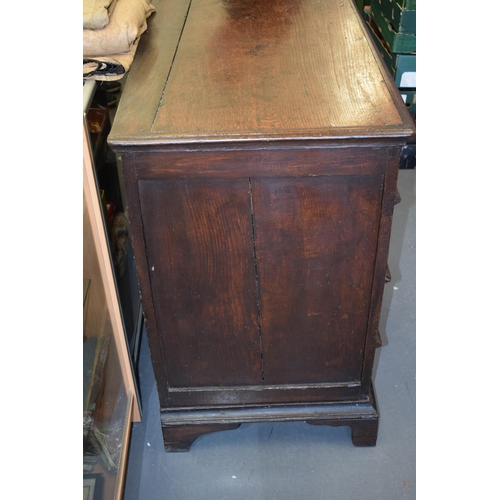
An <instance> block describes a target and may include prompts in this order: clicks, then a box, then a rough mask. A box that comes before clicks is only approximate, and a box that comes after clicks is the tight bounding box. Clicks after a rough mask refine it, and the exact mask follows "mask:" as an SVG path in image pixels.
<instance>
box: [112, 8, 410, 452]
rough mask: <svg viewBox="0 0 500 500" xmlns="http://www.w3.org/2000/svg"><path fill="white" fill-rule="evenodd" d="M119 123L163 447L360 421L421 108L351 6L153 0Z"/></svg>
mask: <svg viewBox="0 0 500 500" xmlns="http://www.w3.org/2000/svg"><path fill="white" fill-rule="evenodd" d="M155 6H156V8H157V12H156V14H155V15H154V16H152V17H151V18H150V20H149V21H148V25H149V29H148V32H147V33H145V34H144V35H143V38H142V39H141V43H140V47H139V49H138V53H137V54H136V60H135V61H134V65H133V67H132V70H131V72H130V75H129V77H128V81H127V83H126V86H125V90H124V94H123V96H122V99H121V102H120V106H119V109H118V112H117V116H116V118H115V121H114V124H113V128H112V131H111V134H110V136H109V138H108V140H109V142H110V144H111V146H112V147H113V149H114V150H115V151H117V152H119V153H120V154H121V156H122V161H123V169H124V181H125V187H126V194H127V200H128V206H129V217H130V220H131V231H132V239H133V244H134V254H135V259H136V265H137V269H138V275H139V283H140V288H141V293H142V300H143V309H144V314H145V318H146V326H147V334H148V340H149V345H150V349H151V356H152V360H153V367H154V372H155V377H156V381H157V386H158V393H159V398H160V406H161V421H162V429H163V435H164V442H165V448H166V450H168V451H181V450H187V449H189V447H190V445H191V443H192V442H193V441H194V440H195V439H196V438H197V437H198V436H200V435H202V434H205V433H209V432H214V431H218V430H225V429H232V428H235V427H237V426H238V425H239V424H240V423H242V422H263V421H290V420H303V421H306V422H309V423H311V424H327V425H349V426H350V427H351V429H352V439H353V443H354V444H356V445H374V444H375V442H376V438H377V427H378V412H377V407H376V403H375V398H374V393H373V389H372V384H371V379H372V368H373V360H374V353H375V349H376V347H377V345H378V320H379V315H380V308H381V302H382V293H383V287H384V282H385V280H386V276H387V268H386V264H387V255H388V247H389V237H390V231H391V219H392V212H393V208H394V205H395V203H396V202H397V198H398V194H397V187H396V181H397V174H398V169H399V155H400V151H401V148H402V146H403V145H404V144H405V142H406V141H407V139H408V137H409V136H411V135H412V134H413V133H414V128H413V124H412V121H411V118H410V116H409V114H408V112H407V110H406V108H405V105H404V103H403V101H402V100H401V97H400V96H399V94H398V91H397V89H396V87H395V85H394V83H393V82H392V80H391V78H390V76H389V75H388V73H387V72H386V70H385V68H384V66H383V64H382V63H381V61H380V57H379V55H378V54H377V51H376V49H375V47H374V45H373V43H372V42H371V40H370V39H369V36H368V35H367V30H366V29H365V26H364V25H363V21H362V19H361V16H360V15H359V14H358V12H357V10H356V6H355V4H354V2H351V1H349V0H342V1H339V0H286V1H285V0H254V1H251V0H246V1H245V0H215V1H214V0H210V1H209V0H192V1H189V0H178V1H175V2H174V1H172V0H170V1H169V0H157V1H156V2H155Z"/></svg>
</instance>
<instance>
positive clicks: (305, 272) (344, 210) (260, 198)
mask: <svg viewBox="0 0 500 500" xmlns="http://www.w3.org/2000/svg"><path fill="white" fill-rule="evenodd" d="M382 183H383V177H382V176H376V177H372V176H363V177H357V178H350V177H316V178H310V179H287V178H276V179H256V180H253V181H252V192H253V197H254V219H255V243H256V253H257V264H258V277H259V291H260V300H259V303H260V308H261V310H260V314H261V327H262V343H263V353H264V380H265V383H266V384H280V383H292V384H293V383H299V384H300V383H313V382H341V381H342V382H353V383H354V382H359V380H360V377H361V367H362V361H363V354H364V352H363V351H364V345H365V335H366V322H367V319H368V312H369V307H370V297H371V295H370V293H371V285H372V280H373V269H374V264H375V255H376V245H377V232H378V221H379V213H380V209H379V204H380V196H381V187H382Z"/></svg>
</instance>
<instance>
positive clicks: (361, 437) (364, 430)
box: [306, 417, 378, 446]
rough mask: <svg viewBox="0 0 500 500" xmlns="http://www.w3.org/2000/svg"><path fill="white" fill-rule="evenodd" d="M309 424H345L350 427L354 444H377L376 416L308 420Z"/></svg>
mask: <svg viewBox="0 0 500 500" xmlns="http://www.w3.org/2000/svg"><path fill="white" fill-rule="evenodd" d="M306 423H308V424H310V425H329V426H331V427H339V426H344V425H347V426H349V427H350V428H351V439H352V444H353V445H354V446H375V445H376V444H377V433H378V417H374V418H369V419H368V418H364V419H348V418H347V419H343V420H341V421H340V420H316V421H314V420H308V421H306Z"/></svg>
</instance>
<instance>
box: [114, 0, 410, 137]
mask: <svg viewBox="0 0 500 500" xmlns="http://www.w3.org/2000/svg"><path fill="white" fill-rule="evenodd" d="M174 4H175V7H174ZM156 7H157V10H158V12H157V13H156V14H154V15H153V16H152V17H151V18H150V20H148V26H149V30H148V32H147V33H146V34H145V35H143V38H144V40H143V39H142V38H141V44H140V47H139V51H140V53H139V57H137V62H135V61H134V66H137V67H134V68H133V72H131V75H130V77H129V81H128V82H127V86H129V85H130V87H131V91H130V92H129V93H128V96H126V97H125V100H124V101H123V102H121V103H120V107H119V110H118V113H117V116H116V118H115V123H114V125H113V130H112V132H111V134H110V136H109V141H110V142H111V143H112V144H115V146H116V147H121V146H122V145H126V144H127V143H128V144H129V145H130V144H131V143H135V144H140V143H144V142H145V141H159V142H163V143H192V142H198V141H200V140H203V141H208V142H214V141H234V140H254V139H259V138H262V137H274V138H279V139H286V138H298V137H304V136H306V137H316V138H327V137H339V136H352V135H353V134H357V135H358V136H360V137H361V136H365V137H366V136H368V137H377V136H392V137H394V136H404V135H409V134H411V133H412V126H411V119H410V118H409V115H408V113H407V111H406V108H405V107H404V103H403V102H398V100H396V98H398V99H399V101H401V98H400V97H399V96H398V94H397V89H396V87H395V85H394V82H393V81H392V78H391V77H390V75H388V74H387V73H386V70H385V68H384V66H383V65H382V64H381V62H380V58H379V57H378V54H377V52H376V49H375V48H374V46H373V44H372V42H371V41H370V40H369V38H368V37H367V36H366V34H367V31H366V27H365V26H364V22H363V20H362V19H361V17H360V16H359V14H358V12H357V10H356V6H355V5H354V4H353V2H351V1H348V0H346V1H339V0H272V1H270V0H233V1H226V0H191V1H190V2H187V1H186V0H184V1H181V2H172V1H167V0H159V3H158V5H156ZM141 54H142V55H143V57H141ZM153 67H154V71H152V70H151V68H153ZM146 89H147V90H146ZM132 96H133V97H132Z"/></svg>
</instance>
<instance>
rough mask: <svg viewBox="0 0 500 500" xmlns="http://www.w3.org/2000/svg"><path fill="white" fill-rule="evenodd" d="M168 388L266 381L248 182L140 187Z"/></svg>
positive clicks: (162, 183)
mask: <svg viewBox="0 0 500 500" xmlns="http://www.w3.org/2000/svg"><path fill="white" fill-rule="evenodd" d="M139 196H140V203H141V210H142V216H143V225H144V235H145V243H146V248H147V258H148V266H149V275H150V280H151V289H152V294H153V302H154V307H155V315H156V321H157V327H158V333H159V337H160V341H161V345H162V349H163V356H164V358H165V360H166V371H167V377H168V385H169V387H196V386H221V385H245V384H260V383H262V370H261V355H260V339H259V331H258V321H257V306H256V283H255V267H254V260H253V243H252V216H251V202H250V195H249V182H248V179H234V180H228V179H226V180H224V179H223V180H189V181H185V180H178V179H171V180H143V181H140V182H139Z"/></svg>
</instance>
